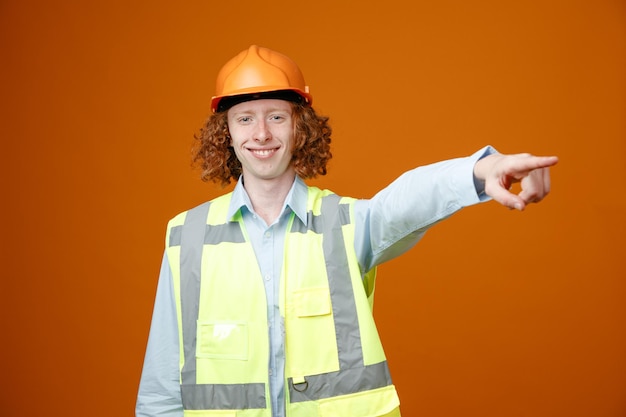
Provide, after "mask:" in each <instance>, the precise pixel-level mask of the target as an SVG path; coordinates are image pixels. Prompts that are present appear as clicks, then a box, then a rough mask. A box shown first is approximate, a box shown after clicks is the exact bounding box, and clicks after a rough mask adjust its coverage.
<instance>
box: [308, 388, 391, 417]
mask: <svg viewBox="0 0 626 417" xmlns="http://www.w3.org/2000/svg"><path fill="white" fill-rule="evenodd" d="M319 405H320V417H345V416H352V417H383V416H385V417H386V416H400V411H399V408H398V407H399V406H400V400H399V399H398V394H397V393H396V389H395V387H394V386H393V385H389V386H387V387H384V388H378V389H375V390H371V391H365V392H358V393H356V394H349V395H342V396H339V397H332V398H327V399H323V400H320V401H319Z"/></svg>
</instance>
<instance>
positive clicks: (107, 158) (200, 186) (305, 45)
mask: <svg viewBox="0 0 626 417" xmlns="http://www.w3.org/2000/svg"><path fill="white" fill-rule="evenodd" d="M0 42H1V44H0V46H1V51H2V58H1V59H2V63H1V64H0V75H1V77H2V78H1V79H2V86H1V87H0V88H1V91H2V109H1V115H0V117H1V120H0V122H1V124H0V129H1V132H2V133H1V135H2V160H3V163H2V188H3V193H2V194H3V197H2V217H3V219H4V223H5V225H4V233H3V235H4V239H3V240H4V247H5V250H4V251H3V257H2V258H3V262H2V271H3V272H2V281H1V282H2V287H1V293H0V294H1V295H2V302H1V303H0V325H1V326H2V327H1V328H2V331H3V337H2V344H1V346H2V348H1V349H2V352H1V353H2V355H1V357H2V372H1V375H2V378H1V379H2V387H1V388H2V389H1V390H0V414H2V415H3V416H11V417H12V416H37V415H55V416H61V415H63V416H84V415H89V416H92V417H97V416H107V417H108V416H130V415H132V413H133V408H134V402H135V396H136V391H137V385H138V381H139V376H140V372H141V366H142V360H143V354H144V349H145V344H146V339H147V335H148V328H149V322H150V316H151V310H152V304H153V299H154V293H155V288H156V280H157V275H158V269H159V264H160V258H161V254H162V250H163V239H164V231H165V225H166V221H167V220H168V219H169V218H170V217H172V216H173V215H174V214H176V213H177V212H179V211H182V210H184V209H187V208H189V207H191V206H193V205H195V204H198V203H200V202H202V201H205V200H207V199H209V198H212V197H214V196H216V195H218V194H221V193H222V192H223V190H222V189H220V188H219V187H218V186H214V185H211V184H208V185H207V184H204V183H202V182H201V181H200V180H198V179H197V173H196V172H193V171H192V170H191V169H190V165H189V161H190V155H189V148H190V145H191V142H192V137H193V135H194V133H196V132H197V131H198V129H199V127H200V125H201V124H202V122H203V121H204V119H205V118H206V117H207V116H208V114H209V99H210V96H211V95H212V93H213V83H214V80H215V76H216V73H217V71H218V69H219V67H220V66H221V65H222V64H223V63H224V62H225V61H226V60H227V59H229V58H230V57H232V56H233V55H235V54H236V53H237V52H239V51H240V50H243V49H245V48H246V47H247V46H248V45H249V44H252V43H256V44H259V45H262V46H267V47H270V48H273V49H276V50H279V51H281V52H283V53H285V54H287V55H289V56H291V57H292V58H293V59H294V60H295V61H296V62H298V64H299V65H300V67H301V68H302V70H303V71H304V73H305V77H306V79H307V82H308V84H309V85H310V86H311V90H312V93H313V94H314V100H315V107H316V109H317V110H318V111H319V112H320V113H323V114H327V115H330V116H331V121H332V125H333V127H334V136H333V137H334V141H333V145H334V148H333V149H334V158H333V160H332V161H331V164H330V167H329V168H330V172H329V175H327V176H326V177H323V178H320V179H318V180H316V181H315V182H314V183H315V184H316V185H321V186H324V187H327V188H331V189H333V190H334V191H336V192H338V193H341V194H345V195H351V196H354V197H370V196H371V195H372V194H374V193H375V192H376V191H377V190H379V189H380V188H382V187H384V186H385V185H386V184H387V183H388V182H390V181H391V180H392V179H394V178H395V177H397V176H398V175H399V174H400V173H402V172H403V171H405V170H407V169H409V168H412V167H414V166H417V165H422V164H426V163H429V162H435V161H438V160H441V159H447V158H451V157H455V156H462V155H467V154H470V153H472V152H473V151H475V150H477V149H479V148H480V147H482V146H483V145H485V144H492V145H494V146H495V147H496V148H498V149H499V150H500V151H502V152H506V153H511V152H521V151H529V152H533V153H536V154H548V155H550V154H557V155H559V156H560V158H561V161H560V163H559V165H558V166H557V167H555V168H554V169H553V171H552V178H553V192H552V194H551V195H550V196H549V197H548V198H547V199H546V200H545V202H543V203H542V204H541V205H538V206H532V207H530V208H529V209H528V210H527V211H525V212H523V213H519V212H514V211H509V210H507V209H505V208H502V207H501V206H499V205H497V204H496V203H493V202H492V203H487V204H485V205H482V206H479V207H471V208H468V209H466V210H464V211H462V212H460V213H458V214H457V215H455V216H453V217H452V218H451V219H449V220H447V221H446V222H444V223H442V224H440V225H437V226H435V228H434V229H433V230H432V231H431V232H430V233H429V234H427V236H426V237H425V238H424V240H423V241H422V242H421V243H420V244H419V245H418V246H417V247H416V248H414V249H413V250H412V251H410V253H408V254H406V255H404V256H403V257H402V258H399V259H396V260H394V261H392V262H390V263H388V264H386V265H384V266H383V267H381V271H380V279H379V281H378V292H377V300H376V312H375V313H376V317H377V320H378V323H379V327H380V331H381V334H382V337H383V342H384V344H385V347H386V351H387V353H388V358H389V361H390V366H391V370H392V374H393V376H394V381H395V383H396V385H397V386H398V389H399V393H400V397H401V401H402V404H403V414H404V415H405V416H429V417H439V416H481V417H488V416H493V417H496V416H507V417H508V416H533V417H554V416H564V417H565V416H567V417H576V416H581V417H583V416H584V417H588V416H594V417H617V416H625V415H626V280H625V276H626V274H625V271H626V268H625V260H624V258H625V256H626V253H625V250H624V248H625V243H626V239H625V237H624V236H625V234H626V227H625V220H624V217H625V216H624V215H625V214H626V210H625V209H626V196H625V193H624V184H625V183H626V164H625V161H626V140H625V139H626V118H625V116H626V78H625V75H626V4H625V2H624V1H617V0H613V1H609V0H597V1H588V2H584V1H570V0H561V1H539V0H534V1H526V2H506V1H505V2H503V1H495V0H494V1H477V2H466V1H437V2H435V1H428V2H427V1H416V2H410V1H406V0H387V1H384V2H356V1H355V2H348V1H337V0H316V1H312V2H295V1H282V0H278V1H275V2H270V3H266V2H247V1H241V2H231V1H224V2H211V1H184V2H179V3H176V6H174V3H173V2H164V1H119V0H115V1H111V0H108V1H102V0H98V1H60V2H44V1H22V0H20V1H18V0H3V1H1V2H0Z"/></svg>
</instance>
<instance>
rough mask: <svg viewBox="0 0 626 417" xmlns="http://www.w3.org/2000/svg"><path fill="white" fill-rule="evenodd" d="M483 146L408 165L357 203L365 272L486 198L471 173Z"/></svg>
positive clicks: (359, 248) (482, 154)
mask: <svg viewBox="0 0 626 417" xmlns="http://www.w3.org/2000/svg"><path fill="white" fill-rule="evenodd" d="M495 152H496V151H495V150H494V149H493V148H492V147H491V146H486V147H484V148H482V149H480V150H479V151H477V152H475V153H474V154H473V155H471V156H469V157H464V158H456V159H451V160H447V161H442V162H437V163H435V164H431V165H426V166H423V167H418V168H415V169H412V170H410V171H408V172H405V173H404V174H402V175H401V176H400V177H399V178H397V179H396V180H395V181H393V182H392V183H391V184H390V185H388V186H387V187H385V188H384V189H383V190H381V191H380V192H378V193H377V194H376V195H375V196H374V197H372V198H371V199H369V200H358V201H357V202H356V203H355V227H356V235H355V249H356V253H357V256H358V258H359V263H360V265H361V268H363V271H369V270H370V269H372V268H373V267H375V266H376V265H379V264H381V263H383V262H386V261H388V260H390V259H393V258H395V257H396V256H399V255H401V254H402V253H404V252H406V251H407V250H409V249H410V248H411V247H413V246H414V245H415V244H416V243H417V242H418V241H419V240H420V239H421V237H422V236H423V235H424V233H426V230H428V228H430V227H431V226H433V225H435V224H436V223H437V222H439V221H441V220H443V219H445V218H447V217H449V216H451V215H452V214H454V213H455V212H457V211H458V210H460V209H461V208H463V207H467V206H471V205H474V204H477V203H480V202H482V201H486V200H489V199H490V198H489V197H488V196H487V195H486V194H485V193H484V184H483V183H482V182H480V181H478V180H477V179H476V178H475V177H474V165H475V164H476V161H478V160H479V159H481V158H483V157H485V156H487V155H490V154H492V153H495Z"/></svg>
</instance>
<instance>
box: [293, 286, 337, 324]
mask: <svg viewBox="0 0 626 417" xmlns="http://www.w3.org/2000/svg"><path fill="white" fill-rule="evenodd" d="M293 298H294V308H295V312H296V315H297V316H298V317H314V316H324V315H326V314H330V312H331V304H330V292H329V290H328V288H304V289H301V290H297V291H294V293H293Z"/></svg>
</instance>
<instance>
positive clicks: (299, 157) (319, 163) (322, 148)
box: [192, 103, 332, 186]
mask: <svg viewBox="0 0 626 417" xmlns="http://www.w3.org/2000/svg"><path fill="white" fill-rule="evenodd" d="M290 104H291V107H292V117H293V121H294V146H293V154H292V157H291V164H292V166H293V167H294V169H295V171H296V174H298V175H299V176H300V177H301V178H303V179H307V178H315V177H317V176H318V175H326V164H327V163H328V161H329V160H330V159H331V158H332V154H331V152H330V142H331V138H330V136H331V133H332V129H331V127H330V125H329V124H328V117H326V116H320V115H318V114H317V113H316V112H315V110H314V109H313V108H312V107H310V106H306V105H303V104H299V103H290ZM227 113H228V111H221V112H218V113H215V114H212V115H211V116H210V117H209V119H208V120H207V121H206V122H205V124H204V126H203V127H202V128H201V129H200V133H199V134H198V135H194V138H195V143H194V147H193V150H192V158H193V159H192V164H193V165H194V166H195V167H196V168H199V169H200V179H202V181H205V182H208V181H213V182H216V183H220V184H221V185H222V186H227V185H228V184H230V181H231V180H234V181H237V180H238V179H239V176H240V175H241V162H239V160H238V159H237V156H236V155H235V151H234V150H233V147H232V146H231V145H230V134H229V130H228V119H227Z"/></svg>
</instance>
